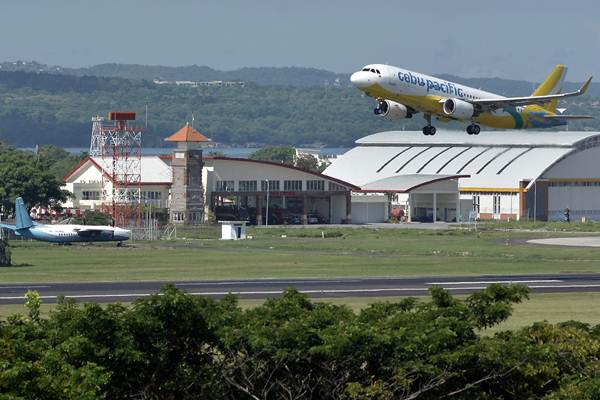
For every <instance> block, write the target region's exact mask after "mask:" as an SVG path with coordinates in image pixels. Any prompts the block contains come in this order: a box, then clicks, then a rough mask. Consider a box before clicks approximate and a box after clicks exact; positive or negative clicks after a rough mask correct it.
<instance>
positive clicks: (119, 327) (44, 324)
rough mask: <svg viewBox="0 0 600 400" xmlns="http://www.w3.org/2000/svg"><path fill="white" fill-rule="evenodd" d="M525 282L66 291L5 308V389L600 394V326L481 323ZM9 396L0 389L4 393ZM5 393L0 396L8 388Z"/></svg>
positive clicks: (0, 359) (521, 293) (388, 399)
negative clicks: (392, 292)
mask: <svg viewBox="0 0 600 400" xmlns="http://www.w3.org/2000/svg"><path fill="white" fill-rule="evenodd" d="M526 297H527V290H526V289H525V288H524V287H522V286H518V285H507V286H501V285H493V286H492V287H490V288H488V289H485V290H483V291H480V292H476V293H474V294H472V295H470V296H468V297H467V298H466V299H457V298H454V297H452V296H451V295H450V294H449V292H448V291H446V290H443V289H441V288H434V289H432V290H431V298H430V299H414V298H406V299H402V300H399V301H395V302H380V303H375V304H372V305H370V306H369V307H367V308H365V309H364V310H362V311H360V312H358V313H355V312H354V311H352V310H351V309H350V308H348V307H346V306H338V305H332V304H327V303H315V302H312V301H311V300H310V299H309V298H308V297H307V296H306V295H304V294H302V293H299V292H298V291H297V290H295V289H288V290H286V291H285V292H284V293H283V295H282V296H281V297H280V298H276V299H270V300H267V301H265V302H264V304H262V305H260V306H258V307H255V308H253V309H242V308H240V306H239V305H238V303H237V300H236V298H235V297H232V296H227V297H225V298H224V299H223V300H212V299H210V298H203V297H195V296H191V295H188V294H186V293H185V292H183V291H181V290H179V289H177V288H175V287H174V286H172V285H167V286H165V287H163V289H162V290H161V292H160V293H159V294H156V295H152V296H149V297H147V298H141V299H139V300H136V301H135V302H134V303H133V304H132V305H127V306H125V305H120V304H110V305H108V306H104V307H101V306H100V305H98V304H94V303H86V304H84V305H78V304H76V303H75V302H74V301H72V300H65V299H60V300H59V304H58V306H57V307H56V309H55V310H54V311H53V312H51V313H50V315H49V316H47V317H44V316H42V315H41V314H40V312H39V311H40V308H39V307H40V302H39V297H37V296H36V294H35V293H29V294H28V305H29V317H26V316H22V315H21V316H19V315H17V316H12V317H9V318H8V319H7V320H6V321H0V393H2V395H3V396H4V397H5V398H7V399H13V398H15V399H16V398H43V399H64V398H66V399H79V398H82V399H96V398H109V399H113V398H140V399H159V398H160V399H226V400H229V399H232V400H233V399H265V400H271V399H310V400H312V399H315V400H316V399H324V400H337V399H344V400H350V399H355V400H358V399H361V400H362V399H364V400H366V399H380V400H420V399H425V400H434V399H460V400H466V399H513V400H520V399H546V400H563V399H576V400H592V399H597V398H598V393H600V392H599V388H600V384H599V380H598V376H597V371H598V363H599V358H598V354H600V326H597V327H591V326H589V325H586V324H582V323H577V322H573V321H570V322H567V323H563V324H554V325H553V324H548V323H545V322H542V323H535V324H533V325H532V326H528V327H525V328H523V329H520V330H517V331H506V332H498V333H496V334H495V335H493V336H492V335H482V334H481V329H482V328H484V327H486V326H491V325H493V324H497V323H499V322H502V321H504V320H505V319H506V318H507V317H508V316H509V315H510V311H511V309H512V305H513V304H515V303H518V302H520V301H523V300H524V299H526ZM0 397H1V396H0ZM4 397H3V398H4Z"/></svg>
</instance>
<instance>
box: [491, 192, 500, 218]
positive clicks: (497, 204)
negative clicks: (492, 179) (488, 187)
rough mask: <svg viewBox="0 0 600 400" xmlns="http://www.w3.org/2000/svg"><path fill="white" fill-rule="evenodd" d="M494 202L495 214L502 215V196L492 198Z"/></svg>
mask: <svg viewBox="0 0 600 400" xmlns="http://www.w3.org/2000/svg"><path fill="white" fill-rule="evenodd" d="M492 198H493V202H494V214H500V196H499V195H494V196H492Z"/></svg>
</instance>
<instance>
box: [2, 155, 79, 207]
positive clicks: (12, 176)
mask: <svg viewBox="0 0 600 400" xmlns="http://www.w3.org/2000/svg"><path fill="white" fill-rule="evenodd" d="M47 167H48V165H47V164H44V163H43V162H40V161H39V160H38V159H37V157H36V156H35V155H34V154H33V153H31V152H28V151H21V150H12V151H7V152H3V153H0V194H1V195H2V198H1V199H0V201H1V205H2V206H3V207H4V209H5V210H12V209H14V201H15V198H17V197H19V196H20V197H23V200H24V201H25V203H26V204H27V205H28V206H30V207H31V206H53V205H56V204H58V203H59V202H61V201H65V200H66V199H67V195H68V193H67V192H66V191H63V190H61V188H60V186H61V181H60V180H59V179H57V178H56V176H54V175H53V174H52V172H50V171H48V168H47Z"/></svg>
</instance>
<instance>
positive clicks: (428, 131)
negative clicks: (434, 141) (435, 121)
mask: <svg viewBox="0 0 600 400" xmlns="http://www.w3.org/2000/svg"><path fill="white" fill-rule="evenodd" d="M425 119H426V120H427V125H426V126H424V127H423V135H425V136H430V135H431V136H433V135H435V131H436V129H435V126H432V125H431V114H425Z"/></svg>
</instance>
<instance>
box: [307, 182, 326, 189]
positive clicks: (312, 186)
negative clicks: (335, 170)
mask: <svg viewBox="0 0 600 400" xmlns="http://www.w3.org/2000/svg"><path fill="white" fill-rule="evenodd" d="M306 190H309V191H324V190H325V181H320V180H314V181H306Z"/></svg>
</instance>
